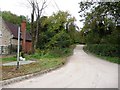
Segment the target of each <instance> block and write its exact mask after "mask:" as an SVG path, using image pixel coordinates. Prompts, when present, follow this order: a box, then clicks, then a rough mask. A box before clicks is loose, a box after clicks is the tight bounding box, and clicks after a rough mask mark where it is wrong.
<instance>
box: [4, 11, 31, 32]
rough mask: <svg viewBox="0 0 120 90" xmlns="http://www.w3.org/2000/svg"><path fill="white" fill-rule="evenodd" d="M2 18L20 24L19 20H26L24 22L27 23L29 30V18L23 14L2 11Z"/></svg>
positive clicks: (28, 29)
mask: <svg viewBox="0 0 120 90" xmlns="http://www.w3.org/2000/svg"><path fill="white" fill-rule="evenodd" d="M2 18H3V19H4V20H5V21H8V22H10V23H13V24H17V25H19V26H20V25H21V22H22V20H23V19H25V20H26V23H27V27H26V29H27V31H30V22H29V19H28V18H27V17H25V16H23V15H20V16H18V15H16V14H13V13H11V12H10V11H3V12H2Z"/></svg>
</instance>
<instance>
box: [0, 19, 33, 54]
mask: <svg viewBox="0 0 120 90" xmlns="http://www.w3.org/2000/svg"><path fill="white" fill-rule="evenodd" d="M0 27H1V28H0V54H12V53H16V52H17V45H18V44H17V42H18V27H19V26H18V25H15V24H12V23H9V22H7V21H4V20H3V19H0ZM31 40H32V39H31V35H30V33H28V32H26V21H23V22H22V23H21V37H20V46H21V50H22V51H24V52H25V53H29V52H31V49H32V42H31Z"/></svg>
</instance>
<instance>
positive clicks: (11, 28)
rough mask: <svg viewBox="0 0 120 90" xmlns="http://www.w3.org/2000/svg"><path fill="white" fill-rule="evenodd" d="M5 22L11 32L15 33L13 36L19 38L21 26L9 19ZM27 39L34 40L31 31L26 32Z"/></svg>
mask: <svg viewBox="0 0 120 90" xmlns="http://www.w3.org/2000/svg"><path fill="white" fill-rule="evenodd" d="M4 22H5V24H6V26H7V28H8V29H9V30H10V32H11V33H12V34H13V38H16V39H17V38H18V27H19V26H18V25H15V24H12V23H9V22H7V21H4ZM21 39H22V37H21ZM26 40H29V41H31V40H32V37H31V35H30V33H29V32H26Z"/></svg>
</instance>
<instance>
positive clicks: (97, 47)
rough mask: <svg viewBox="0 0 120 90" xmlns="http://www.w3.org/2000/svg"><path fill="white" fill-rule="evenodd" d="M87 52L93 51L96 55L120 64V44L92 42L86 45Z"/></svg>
mask: <svg viewBox="0 0 120 90" xmlns="http://www.w3.org/2000/svg"><path fill="white" fill-rule="evenodd" d="M84 50H85V51H86V52H91V53H92V54H95V55H96V56H98V57H100V58H103V59H105V60H108V61H110V62H114V63H118V64H120V56H119V46H118V45H109V44H94V45H93V44H92V45H91V44H90V45H87V46H85V47H84Z"/></svg>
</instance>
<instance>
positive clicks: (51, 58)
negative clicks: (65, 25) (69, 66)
mask: <svg viewBox="0 0 120 90" xmlns="http://www.w3.org/2000/svg"><path fill="white" fill-rule="evenodd" d="M74 47H75V45H74V46H71V47H70V48H67V49H64V50H63V49H62V51H63V52H61V50H60V52H57V51H55V53H53V51H52V52H49V53H46V54H41V53H35V54H33V55H26V56H25V57H26V59H29V60H35V61H36V62H34V63H31V64H27V65H21V66H20V68H19V69H18V70H16V66H2V80H6V79H10V78H14V77H19V76H23V75H27V74H32V73H37V72H40V71H43V70H46V69H49V68H54V67H57V66H59V65H60V66H61V65H64V64H65V62H66V61H67V57H68V56H69V55H71V54H72V52H73V49H74ZM59 54H60V55H59ZM14 60H15V57H9V58H3V59H2V61H3V62H10V61H14Z"/></svg>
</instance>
